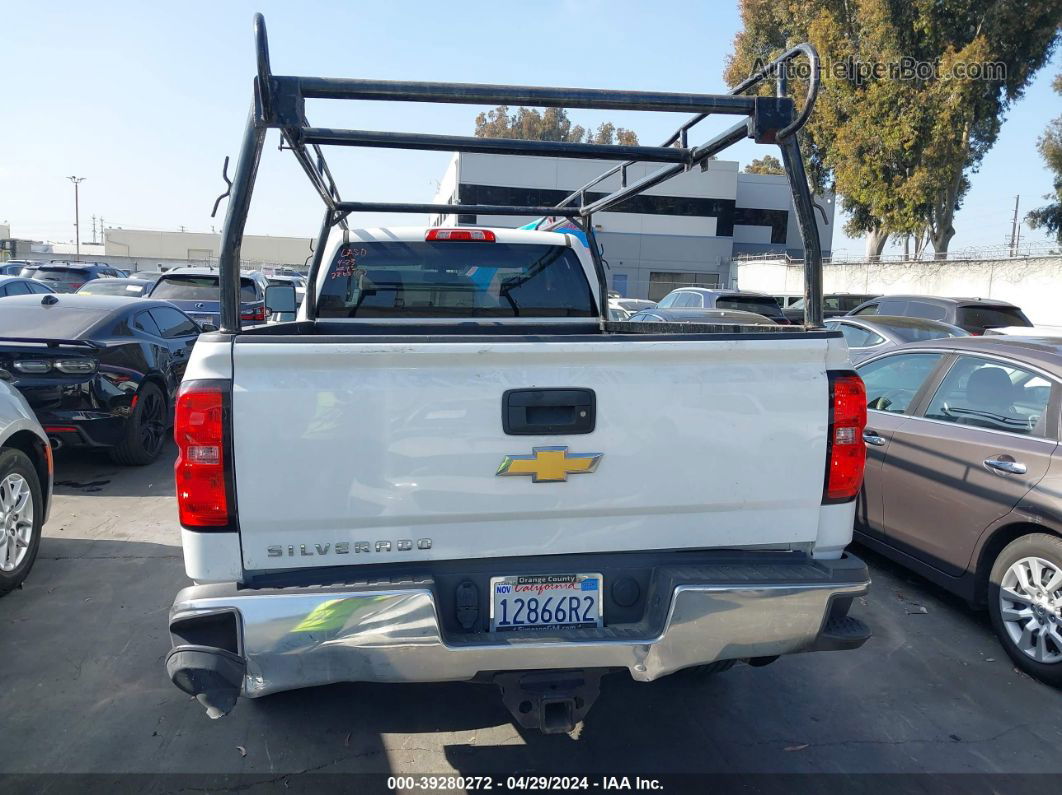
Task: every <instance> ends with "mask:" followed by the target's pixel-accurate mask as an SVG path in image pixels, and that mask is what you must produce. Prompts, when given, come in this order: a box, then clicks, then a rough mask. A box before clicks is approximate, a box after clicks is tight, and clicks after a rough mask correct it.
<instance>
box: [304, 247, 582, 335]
mask: <svg viewBox="0 0 1062 795" xmlns="http://www.w3.org/2000/svg"><path fill="white" fill-rule="evenodd" d="M593 303H594V302H593V296H592V294H591V292H590V285H589V282H587V280H586V276H585V275H584V273H583V268H582V264H581V263H580V261H579V258H578V257H577V256H576V254H575V253H574V252H573V251H572V250H571V249H569V248H566V247H564V246H549V245H519V244H508V243H482V242H464V241H452V240H445V241H423V242H422V241H409V242H402V241H395V242H385V243H365V244H360V243H359V244H358V245H356V246H355V245H344V246H340V248H339V249H338V250H337V251H336V255H335V257H334V258H333V260H332V263H331V265H330V267H329V269H328V273H327V274H326V276H325V278H324V279H323V280H322V287H321V294H320V297H319V299H318V308H317V315H318V317H322V318H353V317H359V318H365V317H593V316H594V314H595V313H594V306H593Z"/></svg>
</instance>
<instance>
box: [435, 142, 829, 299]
mask: <svg viewBox="0 0 1062 795" xmlns="http://www.w3.org/2000/svg"><path fill="white" fill-rule="evenodd" d="M614 165H616V164H615V162H613V161H606V160H578V159H568V158H553V157H524V156H511V155H490V154H477V153H460V154H455V155H454V157H453V160H451V161H450V165H449V167H448V168H447V170H446V174H445V175H444V176H443V178H442V181H441V184H440V187H439V191H438V193H437V194H436V197H435V201H436V202H438V203H454V204H458V203H460V204H495V205H520V206H537V207H544V206H550V205H554V204H557V203H558V202H560V201H561V200H563V199H564V198H565V196H567V195H568V194H570V193H571V192H572V191H574V190H577V189H578V188H580V187H582V186H583V185H585V184H586V183H587V182H589V181H590V180H592V179H593V178H594V177H596V176H597V175H598V174H601V173H602V172H604V171H607V170H608V169H609V168H611V167H612V166H614ZM659 167H660V166H659V164H656V163H646V164H639V165H635V166H631V167H630V168H629V169H628V170H627V180H628V183H630V182H634V181H635V180H638V179H640V178H641V177H643V176H645V175H646V174H648V173H650V172H651V171H653V170H655V169H657V168H659ZM619 187H620V176H619V175H618V174H616V175H614V176H612V177H610V178H608V179H607V180H604V181H603V182H601V183H600V184H599V185H595V186H594V187H593V189H592V190H591V191H589V192H588V196H587V200H588V201H592V200H594V199H596V198H599V197H601V196H604V195H605V194H607V193H609V192H611V191H613V190H616V189H618V188H619ZM815 202H816V204H817V205H818V206H819V207H820V208H821V211H817V212H816V223H818V225H819V236H820V238H821V241H822V248H823V255H824V256H829V253H830V243H831V237H832V230H833V210H834V203H833V196H831V195H826V196H817V197H815ZM533 220H534V219H533V218H530V217H528V218H522V217H518V218H514V217H512V216H478V217H477V216H467V215H462V216H459V217H456V218H455V217H453V216H442V215H440V216H435V217H433V218H432V219H431V223H433V224H438V225H453V224H457V225H465V226H472V225H476V226H522V225H524V224H526V223H529V222H530V221H533ZM593 222H594V230H595V234H596V236H597V240H598V243H599V244H600V245H601V248H602V250H603V257H604V259H605V261H606V262H607V263H608V281H609V287H610V288H611V289H613V290H616V291H618V292H619V293H621V294H623V295H625V296H628V297H635V298H646V297H648V298H651V299H653V300H659V299H660V298H662V297H663V296H664V295H666V294H667V293H668V292H670V291H671V290H672V289H674V288H675V287H679V286H683V285H701V286H713V285H718V286H724V287H730V286H733V285H734V283H735V281H736V277H737V271H736V269H735V268H733V267H732V261H733V258H734V257H735V256H740V255H743V254H765V253H775V254H778V253H788V254H789V255H790V256H792V257H803V254H804V251H803V244H802V243H801V240H800V231H799V227H798V224H797V220H796V214H795V213H794V211H793V206H792V198H791V194H790V192H789V183H788V180H787V179H786V177H784V176H769V175H760V174H743V173H740V172H739V170H738V164H737V163H736V162H733V161H727V160H711V161H708V162H707V168H706V169H704V170H701V168H700V167H696V168H694V169H692V170H691V171H688V172H686V173H684V174H679V175H678V176H676V177H674V178H672V179H670V180H668V181H667V182H664V183H663V184H661V185H658V186H657V187H655V188H652V189H650V190H649V191H647V192H646V193H644V194H642V195H639V196H635V197H633V198H631V199H629V200H627V201H626V202H624V203H623V204H622V205H618V206H617V207H616V208H614V209H613V210H610V211H609V212H603V213H597V214H595V215H594V216H593Z"/></svg>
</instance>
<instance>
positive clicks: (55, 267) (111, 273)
mask: <svg viewBox="0 0 1062 795" xmlns="http://www.w3.org/2000/svg"><path fill="white" fill-rule="evenodd" d="M19 275H20V276H22V277H24V278H26V279H36V280H37V281H39V282H46V283H47V284H48V286H49V287H51V288H52V289H54V290H55V291H56V292H57V293H76V292H77V289H78V288H79V287H80V286H81V285H83V284H84V283H85V282H90V281H92V280H93V279H109V278H116V277H117V276H118V271H116V270H115V269H114V268H112V267H111V266H110V265H106V264H103V263H92V262H46V263H43V264H41V265H27V266H26V267H25V268H23V269H22V271H21V272H20V273H19Z"/></svg>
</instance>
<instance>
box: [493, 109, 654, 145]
mask: <svg viewBox="0 0 1062 795" xmlns="http://www.w3.org/2000/svg"><path fill="white" fill-rule="evenodd" d="M475 135H476V137H477V138H517V139H520V140H524V141H567V142H571V143H581V142H585V143H597V144H614V143H620V144H623V145H627V146H637V145H638V136H637V134H636V133H634V131H632V130H627V129H624V128H623V127H616V125H614V124H613V123H612V122H604V123H603V124H601V125H599V126H598V128H597V130H596V131H592V130H587V129H585V128H584V127H582V126H580V125H578V124H572V122H571V119H569V118H568V111H566V110H565V109H564V108H546V109H545V110H543V111H539V110H537V109H536V108H517V109H516V112H515V113H510V112H509V107H508V106H507V105H499V106H498V107H496V108H495V109H494V110H489V111H486V112H485V113H480V114H479V115H478V116H476V131H475Z"/></svg>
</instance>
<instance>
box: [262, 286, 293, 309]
mask: <svg viewBox="0 0 1062 795" xmlns="http://www.w3.org/2000/svg"><path fill="white" fill-rule="evenodd" d="M265 303H266V309H268V310H269V311H270V312H294V311H295V285H293V284H271V285H269V287H266V294H265Z"/></svg>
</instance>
